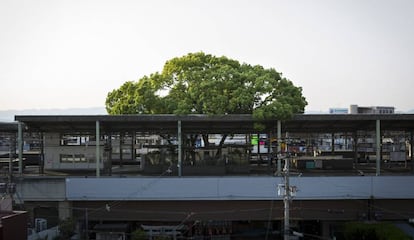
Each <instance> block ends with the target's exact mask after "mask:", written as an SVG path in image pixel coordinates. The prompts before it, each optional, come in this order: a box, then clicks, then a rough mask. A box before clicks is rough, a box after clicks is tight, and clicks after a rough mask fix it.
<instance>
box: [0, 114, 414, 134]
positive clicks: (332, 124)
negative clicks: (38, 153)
mask: <svg viewBox="0 0 414 240" xmlns="http://www.w3.org/2000/svg"><path fill="white" fill-rule="evenodd" d="M15 120H16V121H18V122H22V123H23V124H24V125H25V130H26V131H40V132H65V131H90V132H93V131H95V129H96V122H97V121H98V122H99V126H100V130H101V131H103V132H105V131H107V132H119V131H137V132H151V133H159V134H162V133H176V132H177V128H178V122H181V129H182V132H183V133H222V134H231V133H269V132H271V131H276V128H277V121H278V119H270V120H266V121H261V122H260V123H262V124H263V126H265V128H264V129H263V130H261V131H258V130H257V129H255V128H254V123H255V122H256V121H255V120H254V119H253V117H252V115H249V114H230V115H212V116H211V115H170V114H166V115H17V116H15ZM377 120H379V121H380V122H381V130H389V131H414V114H297V115H294V116H293V117H292V118H291V119H289V120H283V121H281V130H282V131H283V132H291V133H295V132H297V133H307V132H309V133H329V132H353V131H358V130H375V126H376V121H377ZM0 127H1V125H0Z"/></svg>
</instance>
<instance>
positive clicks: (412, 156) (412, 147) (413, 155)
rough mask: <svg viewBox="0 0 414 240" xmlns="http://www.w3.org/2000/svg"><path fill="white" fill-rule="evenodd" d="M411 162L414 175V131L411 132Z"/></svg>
mask: <svg viewBox="0 0 414 240" xmlns="http://www.w3.org/2000/svg"><path fill="white" fill-rule="evenodd" d="M410 135H411V136H410V155H411V156H410V160H411V172H412V173H414V153H413V150H414V146H413V143H414V132H413V130H411V131H410Z"/></svg>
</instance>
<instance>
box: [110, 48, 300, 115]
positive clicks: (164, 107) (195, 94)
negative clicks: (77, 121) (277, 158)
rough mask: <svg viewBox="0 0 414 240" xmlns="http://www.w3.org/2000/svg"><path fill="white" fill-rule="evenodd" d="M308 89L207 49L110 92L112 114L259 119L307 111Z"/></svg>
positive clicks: (174, 59)
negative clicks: (217, 116)
mask: <svg viewBox="0 0 414 240" xmlns="http://www.w3.org/2000/svg"><path fill="white" fill-rule="evenodd" d="M306 104H307V102H306V100H305V98H304V97H303V96H302V88H301V87H296V86H294V85H293V83H292V82H291V81H289V80H288V79H286V78H282V76H281V74H280V73H278V72H276V70H275V69H273V68H270V69H265V68H263V67H262V66H259V65H255V66H252V65H249V64H246V63H243V64H240V63H239V62H238V61H236V60H233V59H229V58H227V57H224V56H223V57H216V56H212V55H210V54H205V53H203V52H198V53H189V54H187V55H185V56H182V57H177V58H173V59H171V60H169V61H167V62H166V63H165V65H164V68H163V70H162V72H156V73H153V74H151V75H150V76H144V77H142V78H141V79H139V80H138V81H137V82H132V81H128V82H125V83H124V84H123V85H122V86H121V87H120V88H119V89H115V90H113V91H112V92H110V93H108V96H107V99H106V110H107V112H108V113H109V114H167V113H169V114H181V115H182V114H207V115H219V114H253V116H254V118H255V119H257V120H265V119H287V118H289V117H291V116H292V115H293V114H295V113H302V112H303V111H304V108H305V106H306Z"/></svg>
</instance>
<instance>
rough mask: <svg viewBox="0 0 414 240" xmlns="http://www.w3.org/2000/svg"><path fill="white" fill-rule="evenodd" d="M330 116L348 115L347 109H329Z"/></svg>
mask: <svg viewBox="0 0 414 240" xmlns="http://www.w3.org/2000/svg"><path fill="white" fill-rule="evenodd" d="M329 114H348V109H347V108H329Z"/></svg>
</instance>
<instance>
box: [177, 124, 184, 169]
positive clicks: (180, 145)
mask: <svg viewBox="0 0 414 240" xmlns="http://www.w3.org/2000/svg"><path fill="white" fill-rule="evenodd" d="M177 128H178V136H177V139H178V166H177V167H178V176H179V177H181V176H182V166H183V164H182V158H183V156H182V155H183V152H182V148H183V146H182V139H181V120H178V126H177Z"/></svg>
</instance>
